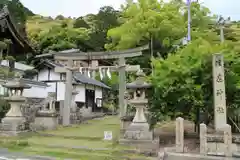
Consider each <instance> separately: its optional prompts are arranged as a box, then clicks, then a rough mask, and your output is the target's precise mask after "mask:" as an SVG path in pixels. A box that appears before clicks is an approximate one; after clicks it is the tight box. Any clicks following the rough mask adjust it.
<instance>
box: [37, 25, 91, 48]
mask: <svg viewBox="0 0 240 160" xmlns="http://www.w3.org/2000/svg"><path fill="white" fill-rule="evenodd" d="M34 36H35V40H36V41H37V43H38V44H39V50H40V51H43V52H48V51H49V50H53V51H61V50H65V49H72V48H77V44H79V43H81V42H82V41H84V40H87V39H88V31H87V30H86V29H84V28H72V27H68V26H66V23H64V24H63V25H62V26H54V27H52V28H51V29H49V30H48V31H43V32H41V33H40V34H39V35H34Z"/></svg>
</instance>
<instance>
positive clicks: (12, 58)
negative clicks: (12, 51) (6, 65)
mask: <svg viewBox="0 0 240 160" xmlns="http://www.w3.org/2000/svg"><path fill="white" fill-rule="evenodd" d="M5 59H6V60H9V61H15V58H14V57H13V56H6V57H5Z"/></svg>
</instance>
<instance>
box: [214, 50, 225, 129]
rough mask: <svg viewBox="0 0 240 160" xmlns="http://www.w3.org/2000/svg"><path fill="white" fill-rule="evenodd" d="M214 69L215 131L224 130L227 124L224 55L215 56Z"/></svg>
mask: <svg viewBox="0 0 240 160" xmlns="http://www.w3.org/2000/svg"><path fill="white" fill-rule="evenodd" d="M212 67H213V93H214V121H215V129H216V130H222V129H223V127H224V125H225V124H227V110H226V95H225V81H224V62H223V55H222V54H214V55H213V61H212Z"/></svg>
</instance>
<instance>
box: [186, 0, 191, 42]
mask: <svg viewBox="0 0 240 160" xmlns="http://www.w3.org/2000/svg"><path fill="white" fill-rule="evenodd" d="M187 7H188V35H187V40H188V42H190V41H191V0H187Z"/></svg>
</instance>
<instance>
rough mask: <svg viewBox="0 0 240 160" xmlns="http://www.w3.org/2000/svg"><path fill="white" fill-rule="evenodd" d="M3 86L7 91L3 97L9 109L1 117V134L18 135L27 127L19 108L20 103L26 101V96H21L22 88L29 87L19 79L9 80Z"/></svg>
mask: <svg viewBox="0 0 240 160" xmlns="http://www.w3.org/2000/svg"><path fill="white" fill-rule="evenodd" d="M3 87H6V88H7V89H8V92H9V97H6V98H5V99H6V100H7V102H8V103H9V104H10V109H9V111H8V112H7V114H6V115H5V117H4V118H3V119H2V123H1V134H4V135H5V134H7V135H18V134H19V133H20V132H23V131H26V129H27V128H26V118H25V117H24V115H23V113H22V110H21V105H22V104H24V102H25V101H26V98H25V97H23V96H22V93H23V89H27V88H31V87H30V86H28V85H26V84H23V82H21V79H16V80H14V81H9V82H7V83H6V84H4V85H3Z"/></svg>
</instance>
